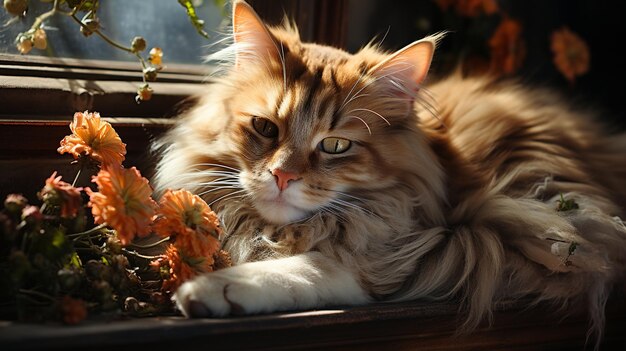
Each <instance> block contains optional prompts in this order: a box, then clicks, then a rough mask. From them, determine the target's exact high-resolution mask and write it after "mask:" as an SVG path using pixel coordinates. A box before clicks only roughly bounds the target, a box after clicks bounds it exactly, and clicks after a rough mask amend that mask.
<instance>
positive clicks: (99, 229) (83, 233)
mask: <svg viewBox="0 0 626 351" xmlns="http://www.w3.org/2000/svg"><path fill="white" fill-rule="evenodd" d="M106 226H107V224H106V223H102V224H100V225H99V226H97V227H93V228H91V229H89V230H85V231H84V232H80V233H72V234H67V235H66V236H67V237H68V238H74V237H77V236H84V235H89V234H93V233H97V232H99V231H101V230H102V229H104V228H105V227H106Z"/></svg>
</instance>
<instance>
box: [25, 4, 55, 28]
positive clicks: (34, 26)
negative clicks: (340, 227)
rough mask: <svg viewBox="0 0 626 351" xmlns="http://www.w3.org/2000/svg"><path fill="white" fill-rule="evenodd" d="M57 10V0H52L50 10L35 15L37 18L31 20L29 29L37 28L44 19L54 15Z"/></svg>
mask: <svg viewBox="0 0 626 351" xmlns="http://www.w3.org/2000/svg"><path fill="white" fill-rule="evenodd" d="M57 12H59V0H54V5H52V10H50V11H48V12H44V13H42V14H41V15H39V16H37V18H35V22H33V25H32V26H31V27H30V29H31V30H32V29H37V28H39V27H40V26H41V25H42V24H43V22H44V21H45V20H47V19H48V18H50V17H52V16H54V15H56V14H57Z"/></svg>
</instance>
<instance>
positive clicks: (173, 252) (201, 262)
mask: <svg viewBox="0 0 626 351" xmlns="http://www.w3.org/2000/svg"><path fill="white" fill-rule="evenodd" d="M209 258H210V257H197V256H189V255H187V253H186V252H185V251H181V250H180V249H179V248H177V247H176V246H175V245H173V244H170V245H168V247H167V249H166V250H165V254H164V255H163V256H162V257H160V258H159V259H157V260H155V261H152V262H151V263H150V266H152V267H153V268H158V269H159V270H164V272H163V271H162V273H165V274H162V275H163V278H164V279H163V286H162V290H163V291H170V292H173V291H175V290H176V289H177V288H178V287H179V286H180V285H181V284H182V283H184V282H185V281H187V280H189V279H191V278H193V277H195V276H196V275H198V274H202V273H207V272H212V271H213V266H212V258H211V261H209ZM209 262H211V263H209Z"/></svg>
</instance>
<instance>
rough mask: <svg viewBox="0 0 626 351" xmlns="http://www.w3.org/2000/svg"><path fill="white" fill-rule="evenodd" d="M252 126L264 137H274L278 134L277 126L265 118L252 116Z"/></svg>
mask: <svg viewBox="0 0 626 351" xmlns="http://www.w3.org/2000/svg"><path fill="white" fill-rule="evenodd" d="M252 126H253V127H254V130H256V131H257V133H259V134H261V135H262V136H264V137H266V138H276V137H277V136H278V127H277V126H276V124H274V123H272V122H271V121H270V120H269V119H267V118H262V117H254V118H253V119H252Z"/></svg>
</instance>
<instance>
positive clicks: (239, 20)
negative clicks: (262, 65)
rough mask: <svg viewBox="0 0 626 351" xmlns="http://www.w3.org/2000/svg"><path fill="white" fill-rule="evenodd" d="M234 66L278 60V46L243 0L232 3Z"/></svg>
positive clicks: (257, 16)
mask: <svg viewBox="0 0 626 351" xmlns="http://www.w3.org/2000/svg"><path fill="white" fill-rule="evenodd" d="M233 34H234V39H235V44H237V54H236V55H237V58H236V62H237V63H236V66H237V67H239V66H240V65H241V64H243V63H249V62H251V61H255V60H261V61H263V60H272V59H273V60H278V59H279V54H278V46H277V45H276V42H275V41H274V38H273V37H272V35H271V34H270V32H269V30H268V29H267V27H266V26H265V24H263V21H262V20H261V18H259V15H257V13H256V12H255V11H254V10H253V9H252V7H251V6H250V5H248V4H247V3H246V2H244V1H238V0H236V1H234V3H233Z"/></svg>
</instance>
